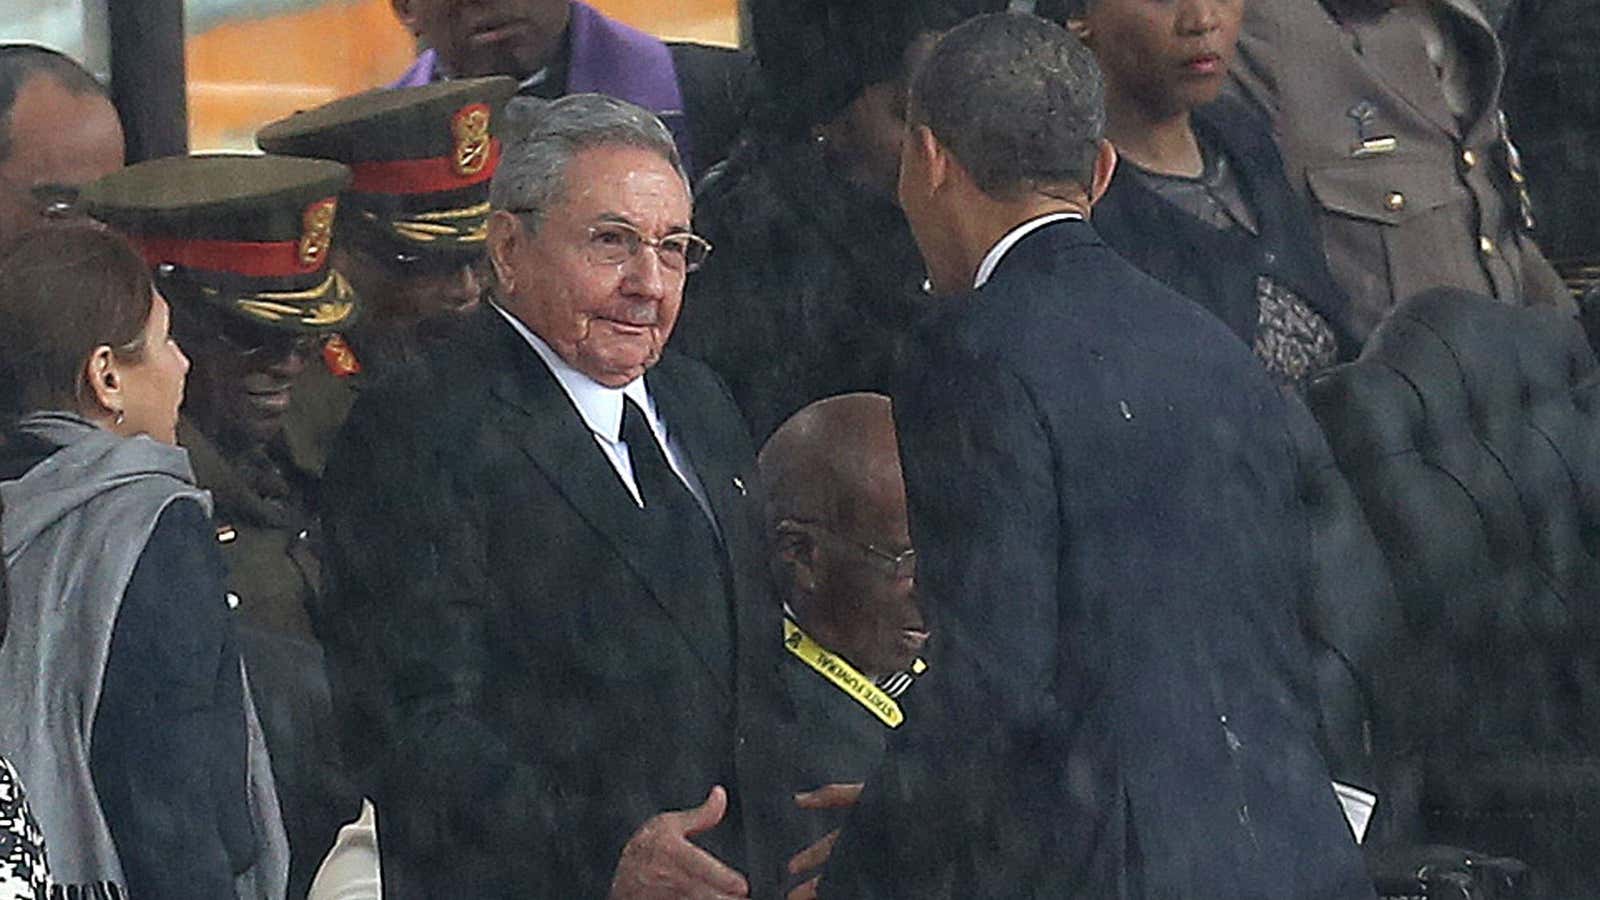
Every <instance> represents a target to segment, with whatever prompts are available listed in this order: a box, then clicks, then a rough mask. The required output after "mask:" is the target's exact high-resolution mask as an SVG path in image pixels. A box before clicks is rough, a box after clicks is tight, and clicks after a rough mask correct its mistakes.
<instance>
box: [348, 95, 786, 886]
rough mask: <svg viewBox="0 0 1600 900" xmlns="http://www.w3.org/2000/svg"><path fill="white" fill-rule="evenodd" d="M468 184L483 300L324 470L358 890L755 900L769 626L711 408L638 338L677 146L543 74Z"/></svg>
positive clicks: (667, 265) (370, 409)
mask: <svg viewBox="0 0 1600 900" xmlns="http://www.w3.org/2000/svg"><path fill="white" fill-rule="evenodd" d="M491 203H492V205H493V207H494V212H493V214H492V216H491V218H490V221H489V254H490V257H491V260H492V262H493V264H494V267H495V273H496V276H497V283H498V289H497V292H496V296H495V298H494V301H493V302H492V303H490V304H486V305H485V306H484V307H483V309H481V310H480V311H478V312H477V313H475V314H473V315H472V316H471V318H470V319H469V320H468V321H467V323H466V324H465V326H464V327H463V328H462V330H461V333H460V334H459V335H458V336H457V337H456V339H455V340H454V341H453V342H451V343H450V344H449V345H448V346H445V347H441V348H439V349H438V350H437V351H436V352H433V353H431V354H430V355H428V356H426V357H425V359H424V360H423V363H422V365H420V366H418V367H416V368H414V369H412V370H410V371H407V372H403V373H401V375H400V376H399V377H397V378H395V379H393V380H391V381H390V382H389V383H388V384H386V385H384V386H381V387H379V388H377V389H375V390H372V391H370V392H368V393H366V394H364V395H363V396H362V398H361V400H360V401H359V402H358V404H357V405H356V408H355V410H354V412H353V413H352V415H351V419H350V423H349V425H348V426H347V428H346V430H345V432H344V433H343V434H342V435H341V439H340V443H339V446H338V448H337V449H336V451H335V454H334V457H333V459H332V461H331V464H330V467H329V475H328V483H329V486H330V487H329V491H330V495H331V496H330V497H329V498H328V499H329V503H328V508H329V509H330V510H332V511H333V512H332V513H331V515H330V516H329V522H328V530H329V539H330V542H331V550H330V564H331V568H332V570H333V577H334V579H335V580H336V590H337V592H338V596H337V604H336V608H334V609H332V610H329V611H328V614H327V615H326V616H325V617H324V622H323V623H322V628H323V631H324V632H325V635H326V639H327V640H328V645H329V651H330V656H331V657H332V659H333V671H332V680H333V683H334V690H335V692H336V694H338V695H339V696H340V697H341V698H342V699H344V700H345V701H346V702H347V703H348V705H349V706H350V708H351V712H352V714H354V715H356V716H364V718H353V719H352V726H353V730H354V731H355V732H356V733H355V734H354V735H352V737H354V738H355V741H354V744H355V745H356V746H354V747H353V748H352V749H354V750H355V752H356V753H357V755H358V759H357V760H355V761H356V762H359V763H362V764H365V765H366V766H368V767H369V770H370V771H369V776H368V777H367V778H366V779H365V784H364V787H365V788H366V790H367V791H368V792H369V795H370V796H371V797H372V798H373V800H374V802H375V805H376V808H377V813H378V822H379V828H380V834H381V838H380V840H379V846H380V848H381V851H382V854H383V860H382V861H383V881H384V888H385V896H413V895H425V896H473V897H602V896H608V895H609V896H611V897H614V898H623V897H629V898H631V897H743V896H749V895H751V894H752V893H754V894H755V895H758V896H759V895H761V894H762V891H763V883H764V882H763V879H764V878H766V877H767V873H774V875H775V873H776V871H777V869H778V868H779V867H781V865H782V863H781V860H769V859H767V858H766V856H765V855H764V854H763V853H762V852H761V850H760V849H759V848H758V847H757V845H758V843H759V841H758V838H759V837H760V836H761V835H760V833H759V832H760V831H761V829H760V828H759V827H758V826H757V825H756V822H757V821H758V820H759V819H760V818H761V817H762V816H763V815H764V813H762V810H763V809H764V808H765V804H767V803H769V802H771V801H770V797H771V795H772V792H770V791H764V790H763V789H762V787H761V779H762V777H763V773H762V772H761V771H759V769H758V768H757V764H758V761H759V759H760V758H761V757H762V756H763V755H765V752H764V751H758V748H757V744H758V742H759V736H758V735H755V734H752V732H753V731H755V730H756V729H754V728H752V721H753V720H754V719H756V717H757V716H756V710H755V709H754V708H753V706H754V703H755V702H756V701H757V700H758V699H759V698H762V697H766V696H769V695H770V692H769V691H766V690H763V682H761V679H764V678H767V677H769V676H770V675H771V673H772V672H773V670H774V666H775V661H776V659H777V653H778V651H779V650H781V648H780V647H779V646H778V642H777V640H776V639H774V637H773V636H774V635H777V634H779V633H780V631H781V625H780V621H779V618H778V606H777V604H776V603H775V602H774V601H773V600H772V598H771V596H770V593H769V588H768V586H767V580H766V577H767V576H766V557H765V555H764V553H763V552H762V548H761V540H762V537H761V536H762V513H763V510H762V502H761V498H760V497H759V496H758V495H757V493H756V491H755V490H754V484H755V481H754V477H753V471H754V468H755V459H754V452H753V448H752V447H751V445H750V442H749V438H748V436H747V435H746V434H745V433H744V430H743V426H742V425H741V420H740V418H739V413H738V411H737V410H736V409H735V408H734V406H733V403H732V401H731V400H730V399H729V397H728V395H727V393H726V391H725V390H724V389H723V388H722V386H721V385H720V383H719V382H718V381H717V380H716V378H715V377H714V376H713V375H712V374H711V373H710V372H709V370H707V369H705V368H704V367H702V366H700V365H699V364H698V363H694V362H692V361H690V360H688V359H685V358H682V357H678V356H675V355H674V354H673V353H672V352H671V351H669V350H665V349H664V346H665V344H666V343H667V339H668V337H669V336H670V335H671V333H672V326H673V323H674V321H675V319H676V317H677V314H678V308H679V305H680V303H681V300H682V296H683V285H684V279H685V278H686V277H687V276H688V273H689V272H691V271H692V270H693V269H694V268H695V267H696V266H697V264H698V263H699V262H700V260H701V259H702V258H703V257H704V255H705V253H706V252H707V251H708V249H709V247H708V246H707V245H706V244H705V243H704V242H703V241H702V240H700V239H699V238H697V237H696V236H695V235H694V234H693V233H692V232H691V231H690V198H689V190H688V185H687V183H686V179H685V177H684V174H683V169H682V166H681V164H680V162H679V157H678V154H677V151H676V149H675V148H674V146H673V143H672V139H671V137H670V136H669V134H668V133H667V131H666V130H665V128H664V127H663V126H662V125H661V123H660V122H659V121H658V120H656V118H655V117H654V116H652V115H650V114H649V113H647V112H645V111H644V110H641V109H639V108H637V107H634V106H631V105H629V104H626V103H622V102H620V101H616V100H612V99H608V98H603V97H599V96H595V95H576V96H571V97H566V98H563V99H561V100H558V101H556V102H555V103H553V104H551V105H550V106H548V107H546V108H545V109H544V110H542V111H541V112H539V113H538V114H537V115H535V116H534V117H533V121H532V124H531V126H530V127H529V128H528V130H527V131H526V132H525V133H524V136H523V137H522V138H521V139H519V140H518V141H516V142H514V143H512V144H511V145H510V146H508V147H507V149H506V152H505V156H504V157H503V159H502V162H501V164H500V168H499V171H498V172H497V173H496V175H495V178H494V182H493V186H492V188H491ZM780 849H784V848H780ZM788 849H792V848H788Z"/></svg>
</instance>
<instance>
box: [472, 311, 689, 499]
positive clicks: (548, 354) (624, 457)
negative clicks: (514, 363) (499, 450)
mask: <svg viewBox="0 0 1600 900" xmlns="http://www.w3.org/2000/svg"><path fill="white" fill-rule="evenodd" d="M490 305H491V306H493V307H494V309H495V311H496V312H498V313H499V314H500V315H502V316H504V317H505V320H506V321H507V322H509V323H510V324H511V327H512V328H514V329H516V331H517V334H520V335H522V339H523V340H525V341H527V342H528V346H530V347H532V348H533V352H535V353H537V354H538V355H539V358H540V359H541V360H543V361H544V364H545V366H546V367H547V368H549V369H550V372H551V374H553V375H555V376H556V381H558V382H560V384H561V389H562V390H563V391H566V393H567V397H568V398H569V399H570V400H572V405H573V406H575V407H577V409H578V416H579V417H580V418H582V419H583V424H585V425H587V426H588V427H589V431H590V433H592V434H593V435H594V442H595V443H596V444H599V445H600V449H601V450H602V451H603V452H604V453H605V455H606V460H607V461H608V462H610V463H611V468H613V469H615V470H616V472H617V477H618V478H621V479H622V483H623V485H624V486H625V487H627V489H628V493H630V494H632V495H633V502H634V503H636V504H638V505H639V507H640V508H641V509H643V508H644V500H643V498H641V496H640V494H639V485H638V484H637V483H636V482H635V481H634V478H633V460H632V458H631V457H630V456H629V455H628V445H627V443H626V442H625V441H623V440H622V403H623V398H625V397H626V398H628V399H631V400H632V401H633V402H634V403H637V404H638V405H639V409H640V410H641V411H642V412H643V413H644V419H645V421H646V422H648V423H649V425H650V431H651V433H652V434H654V435H655V436H656V441H657V443H659V444H660V445H661V448H662V450H663V451H665V455H666V457H667V464H668V465H670V466H672V471H673V472H674V473H676V474H677V476H678V479H679V480H680V481H682V482H683V483H684V485H685V486H686V487H688V488H689V493H691V494H693V495H694V499H695V502H696V503H699V504H700V509H701V511H703V512H705V514H706V517H707V518H709V519H711V520H712V524H713V526H714V525H715V523H716V519H715V517H714V516H712V515H711V511H710V510H711V507H710V506H709V504H707V503H706V492H705V488H703V487H702V486H701V484H700V479H699V478H698V477H697V476H696V475H695V473H694V469H692V468H690V467H689V463H688V454H686V453H685V452H684V451H683V448H682V447H681V446H680V445H679V444H678V442H677V441H676V440H674V439H673V437H672V431H671V430H670V429H669V428H668V426H667V423H665V422H663V421H661V417H660V416H659V415H658V414H657V412H656V404H655V401H654V400H652V399H650V392H649V391H648V390H647V389H646V388H645V380H644V378H642V377H640V378H635V379H634V380H632V381H630V382H628V383H627V384H626V385H624V386H622V387H620V388H614V387H606V386H605V385H603V384H601V383H600V382H598V381H595V380H594V379H593V378H590V377H589V376H587V375H585V374H583V373H582V372H579V371H578V370H577V369H574V368H573V367H572V365H571V364H570V363H568V362H567V361H566V360H564V359H562V358H561V355H560V354H559V353H557V352H556V351H555V350H554V349H553V348H552V347H551V346H550V345H549V344H547V343H545V341H544V339H543V338H541V337H539V336H538V335H536V334H534V333H533V331H532V330H530V329H529V328H528V326H526V325H524V324H523V323H522V320H520V319H518V318H517V317H516V316H513V315H512V314H510V313H508V312H506V311H505V310H504V309H501V308H500V306H499V304H493V303H492V304H490Z"/></svg>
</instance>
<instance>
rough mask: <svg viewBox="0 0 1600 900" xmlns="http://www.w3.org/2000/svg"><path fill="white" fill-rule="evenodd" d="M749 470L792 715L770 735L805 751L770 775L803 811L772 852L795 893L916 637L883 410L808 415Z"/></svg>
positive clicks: (871, 765)
mask: <svg viewBox="0 0 1600 900" xmlns="http://www.w3.org/2000/svg"><path fill="white" fill-rule="evenodd" d="M758 465H759V467H760V472H761V478H762V481H763V483H765V484H766V485H767V491H768V495H767V527H768V530H769V533H770V534H771V535H772V543H773V573H774V576H775V582H776V584H777V586H778V592H779V594H780V596H781V597H782V598H783V601H784V615H785V619H784V649H785V653H784V659H783V664H782V667H781V675H780V678H781V681H782V689H783V691H784V692H785V693H786V697H785V698H784V699H785V700H786V701H787V702H788V703H789V704H790V706H791V708H792V709H793V710H794V717H793V718H792V719H791V720H789V721H788V722H786V723H784V726H783V727H790V726H792V727H793V728H794V729H795V734H794V735H793V736H792V739H789V740H784V741H782V742H781V744H780V745H781V746H789V747H796V748H804V752H798V753H794V754H790V755H789V756H788V757H786V758H785V760H783V762H782V766H783V767H784V770H783V776H782V777H783V779H784V780H783V787H784V788H785V789H787V790H792V791H796V792H799V796H798V797H797V798H796V805H797V806H798V807H799V809H800V810H802V811H800V812H796V814H794V815H791V816H788V817H787V819H786V821H785V826H786V827H785V829H784V838H783V839H784V840H785V841H786V842H787V843H788V845H789V847H790V848H791V849H798V848H800V847H802V846H804V847H806V850H805V851H804V852H801V853H797V854H796V856H795V858H794V859H793V861H792V862H791V864H790V873H791V881H800V882H807V881H809V880H810V876H811V870H812V869H813V868H815V867H816V866H817V865H818V864H819V863H820V862H821V861H822V860H823V859H824V858H825V857H826V855H827V849H828V848H829V847H830V846H831V844H832V840H833V837H834V836H835V835H836V833H837V831H836V829H837V828H838V827H839V826H840V825H842V824H843V815H844V813H843V812H842V810H843V809H845V808H846V807H848V806H850V805H851V804H853V802H854V800H855V797H856V796H857V795H858V794H859V793H860V790H861V782H862V781H864V780H865V779H866V778H867V776H868V775H869V774H870V773H871V772H872V770H873V769H875V768H877V765H878V762H879V761H880V760H881V759H882V757H883V748H884V743H885V740H886V738H887V737H888V735H889V733H890V732H891V731H892V730H894V729H896V728H898V727H899V726H900V724H901V723H902V722H903V721H904V720H905V715H904V713H903V712H902V710H901V708H900V705H899V698H900V697H901V696H902V695H903V694H904V693H905V692H906V690H907V689H908V688H909V687H910V686H911V684H912V681H913V680H914V679H915V678H916V676H917V675H919V674H921V673H922V671H923V669H924V668H925V665H924V663H923V662H922V660H921V659H920V658H919V657H918V653H920V652H921V650H922V646H923V644H924V643H925V642H926V641H927V639H928V632H927V631H926V630H925V629H924V627H923V621H922V612H921V610H919V609H918V607H917V588H916V551H915V550H913V549H912V548H911V536H910V532H909V529H908V527H907V525H906V490H905V483H904V481H903V480H902V479H901V475H900V457H899V449H898V446H897V445H896V443H895V436H894V418H893V416H892V415H891V414H890V409H889V398H888V397H885V396H883V395H881V394H867V393H856V394H844V395H842V396H838V397H829V398H827V399H825V400H818V401H817V402H815V403H812V404H811V405H809V406H807V407H805V408H804V409H802V410H800V411H799V412H797V413H795V414H794V416H792V417H791V418H790V419H789V420H788V421H786V422H785V423H784V424H783V425H782V426H781V427H780V428H779V429H778V430H777V431H776V432H774V433H773V435H772V437H771V438H770V439H768V441H767V443H766V446H764V447H763V448H762V449H761V455H760V456H759V457H758ZM809 887H810V885H806V886H804V887H803V888H802V890H809ZM798 896H805V894H803V893H802V894H799V895H798Z"/></svg>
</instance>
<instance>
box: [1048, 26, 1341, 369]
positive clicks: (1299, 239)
mask: <svg viewBox="0 0 1600 900" xmlns="http://www.w3.org/2000/svg"><path fill="white" fill-rule="evenodd" d="M1245 2H1247V0H1193V2H1187V3H1167V4H1150V3H1147V2H1140V0H1057V2H1056V3H1054V4H1053V6H1054V8H1053V9H1048V8H1047V9H1046V11H1047V12H1052V13H1053V14H1054V15H1053V17H1054V18H1057V19H1058V20H1060V21H1063V22H1064V23H1065V24H1066V25H1067V26H1068V27H1070V28H1072V30H1073V31H1075V32H1076V33H1077V34H1078V36H1079V37H1081V38H1082V39H1083V40H1084V42H1085V43H1086V44H1088V46H1089V47H1090V49H1092V50H1093V51H1094V52H1095V56H1096V58H1097V59H1098V60H1099V62H1100V66H1101V69H1102V71H1103V72H1104V74H1105V84H1106V112H1107V121H1106V134H1107V136H1109V137H1110V139H1111V141H1112V143H1113V144H1114V145H1115V146H1116V148H1117V152H1118V155H1119V157H1120V164H1119V165H1118V167H1117V170H1116V174H1115V175H1114V177H1113V178H1112V180H1111V186H1110V188H1109V189H1108V190H1107V191H1106V194H1105V196H1104V197H1102V198H1101V199H1100V202H1099V203H1098V204H1096V205H1095V207H1094V225H1095V230H1096V231H1098V232H1099V233H1100V235H1101V236H1102V237H1103V238H1104V239H1105V241H1106V243H1108V244H1110V245H1111V246H1112V247H1113V248H1115V249H1116V250H1117V251H1118V252H1119V253H1121V254H1122V255H1123V256H1124V257H1126V258H1127V259H1128V260H1129V261H1130V262H1132V263H1133V264H1134V265H1136V266H1138V267H1139V268H1140V269H1143V270H1144V271H1145V272H1146V273H1148V274H1150V275H1153V276H1155V277H1156V278H1158V279H1160V280H1161V281H1163V282H1165V283H1166V284H1167V286H1169V287H1171V288H1173V289H1174V290H1176V291H1178V292H1179V293H1181V294H1183V295H1185V296H1187V297H1188V298H1189V299H1191V300H1193V301H1195V302H1196V303H1199V304H1200V305H1201V306H1203V307H1205V308H1206V309H1207V310H1209V311H1210V312H1211V313H1212V314H1213V315H1215V316H1216V317H1217V318H1219V319H1221V320H1222V321H1223V322H1224V323H1225V324H1226V325H1227V326H1228V327H1229V328H1230V329H1231V330H1232V331H1233V332H1234V334H1237V335H1238V336H1239V337H1240V339H1242V340H1243V341H1244V342H1245V343H1247V344H1249V345H1250V346H1251V347H1252V348H1253V349H1254V350H1255V352H1256V356H1257V357H1258V358H1259V359H1260V360H1261V363H1262V364H1263V365H1264V366H1266V368H1267V370H1268V371H1269V372H1271V373H1272V374H1273V376H1274V377H1275V378H1277V379H1278V380H1279V381H1280V382H1281V383H1283V384H1287V385H1291V386H1295V387H1299V386H1300V385H1302V384H1303V383H1304V381H1305V380H1306V379H1307V378H1308V377H1309V376H1311V375H1312V374H1314V373H1315V372H1317V371H1318V370H1319V369H1322V368H1325V367H1327V366H1329V365H1331V364H1333V363H1335V362H1338V361H1340V360H1343V359H1348V358H1350V357H1353V356H1354V355H1355V354H1356V352H1357V351H1358V350H1359V349H1360V347H1359V346H1358V345H1357V342H1356V341H1355V339H1354V338H1353V337H1352V336H1351V332H1350V329H1349V325H1348V321H1347V312H1346V305H1347V304H1346V300H1345V297H1344V295H1343V294H1342V293H1341V292H1340V290H1339V288H1338V287H1337V286H1336V285H1335V283H1334V281H1333V277H1332V276H1331V275H1330V274H1329V273H1328V268H1327V262H1326V261H1325V260H1324V258H1323V256H1322V251H1321V249H1320V246H1321V245H1320V243H1319V242H1318V240H1317V239H1316V235H1315V230H1314V226H1313V224H1312V220H1311V218H1310V216H1309V214H1308V213H1307V212H1306V210H1305V209H1304V208H1303V207H1302V206H1301V205H1300V201H1299V200H1298V199H1297V198H1296V197H1295V195H1294V193H1293V191H1291V190H1290V189H1289V184H1288V182H1287V180H1286V179H1285V177H1284V174H1283V161H1282V158H1281V157H1280V156H1279V154H1278V150H1277V147H1276V146H1275V145H1274V144H1273V140H1272V134H1271V126H1270V125H1269V124H1268V123H1267V122H1266V121H1265V120H1264V119H1261V118H1260V117H1259V116H1257V115H1256V114H1255V113H1254V112H1253V111H1252V110H1251V109H1250V108H1249V107H1247V106H1246V105H1245V104H1243V103H1242V102H1239V101H1237V100H1234V99H1232V98H1222V99H1218V95H1219V93H1220V91H1221V90H1222V86H1223V83H1224V81H1225V80H1226V79H1227V76H1228V67H1229V65H1230V64H1231V63H1232V61H1233V55H1234V43H1235V41H1236V40H1237V38H1238V34H1239V25H1240V20H1241V17H1242V15H1243V7H1244V3H1245ZM1047 6H1049V4H1043V3H1042V4H1041V7H1047Z"/></svg>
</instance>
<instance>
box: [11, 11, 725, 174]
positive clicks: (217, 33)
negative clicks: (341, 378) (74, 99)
mask: <svg viewBox="0 0 1600 900" xmlns="http://www.w3.org/2000/svg"><path fill="white" fill-rule="evenodd" d="M108 2H115V0H0V40H28V41H37V42H39V43H43V44H48V45H50V46H52V47H55V48H57V49H59V50H63V51H65V52H66V53H68V54H71V55H72V56H74V57H77V58H78V59H81V60H83V61H84V62H85V63H86V64H87V65H88V66H89V67H90V68H91V69H93V70H94V71H95V72H96V73H97V74H99V75H101V76H102V77H104V76H107V75H109V73H110V69H111V58H112V22H113V21H116V22H117V28H116V33H117V37H118V39H119V40H124V41H126V39H127V38H128V37H129V35H128V34H127V31H128V30H129V29H128V27H127V26H126V25H125V24H124V22H123V20H120V19H117V18H116V16H117V14H118V13H119V12H120V10H111V9H109V8H108ZM591 3H592V5H593V6H595V7H597V8H598V9H600V10H601V11H602V12H604V13H606V14H607V15H610V16H612V17H614V18H617V19H620V20H622V21H624V22H626V23H628V24H630V25H633V26H635V27H637V28H641V29H643V30H645V31H649V32H651V33H652V34H655V35H658V36H660V37H664V38H677V39H688V40H695V41H702V42H706V43H716V44H728V45H733V44H737V43H738V41H739V23H738V18H739V17H738V11H737V0H591ZM121 5H122V6H126V7H138V8H140V9H141V10H142V11H145V12H149V13H152V14H151V15H149V16H142V17H139V19H137V20H136V25H144V26H146V27H150V28H158V27H160V26H161V24H162V23H163V22H166V21H171V20H172V17H173V16H174V15H175V14H176V12H177V10H175V9H169V10H168V11H167V12H168V14H167V15H166V16H163V15H161V14H160V13H158V12H157V8H158V7H160V6H161V5H162V4H160V3H147V2H146V0H136V2H126V0H124V3H123V4H121ZM181 13H182V20H183V44H182V49H181V52H182V57H183V62H184V72H185V76H186V77H185V79H184V83H185V87H186V90H187V96H188V110H189V118H188V142H189V147H190V148H191V149H194V150H253V149H254V148H255V144H254V141H253V139H252V135H254V134H255V131H256V129H257V128H258V127H259V126H261V125H262V124H264V123H266V122H269V121H272V120H273V119H277V118H279V117H281V116H285V115H288V114H289V113H291V112H294V111H295V110H297V109H305V108H308V107H312V106H316V105H318V104H320V103H324V102H327V101H328V100H332V99H333V98H335V97H339V96H342V95H345V94H351V93H355V92H356V91H361V90H365V89H367V88H370V87H376V86H378V85H381V84H385V83H387V82H389V81H391V80H393V79H394V78H395V77H397V76H398V75H399V74H400V73H401V72H402V71H404V69H405V68H406V65H407V64H408V63H409V62H410V60H411V58H412V56H413V55H414V54H415V53H416V44H415V42H414V41H413V40H412V37H411V35H410V34H409V33H408V32H407V31H406V30H405V29H404V28H402V27H401V26H400V24H399V22H398V21H396V19H395V16H394V12H393V11H392V10H391V9H390V7H389V0H182V2H181ZM136 15H137V14H136ZM155 37H157V40H155V41H153V46H154V47H155V48H156V49H153V50H152V53H155V54H159V52H160V49H159V48H160V46H161V45H162V43H163V42H162V41H160V40H159V36H155Z"/></svg>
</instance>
